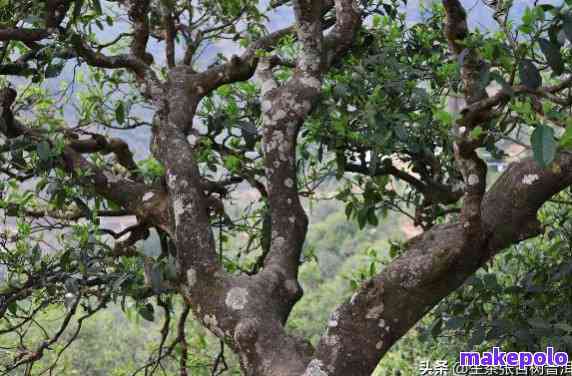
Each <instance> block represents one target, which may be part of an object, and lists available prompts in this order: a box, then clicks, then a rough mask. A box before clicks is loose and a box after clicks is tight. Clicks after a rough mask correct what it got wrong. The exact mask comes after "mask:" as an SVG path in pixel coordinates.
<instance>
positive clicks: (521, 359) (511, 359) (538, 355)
mask: <svg viewBox="0 0 572 376" xmlns="http://www.w3.org/2000/svg"><path fill="white" fill-rule="evenodd" d="M459 363H460V365H461V366H509V367H519V368H525V367H531V366H556V367H565V366H566V364H568V354H567V353H565V352H554V348H553V347H547V348H546V351H545V352H535V353H531V352H526V351H524V352H503V351H500V347H493V349H492V351H487V352H484V353H482V354H481V353H478V352H474V351H471V352H461V353H459Z"/></svg>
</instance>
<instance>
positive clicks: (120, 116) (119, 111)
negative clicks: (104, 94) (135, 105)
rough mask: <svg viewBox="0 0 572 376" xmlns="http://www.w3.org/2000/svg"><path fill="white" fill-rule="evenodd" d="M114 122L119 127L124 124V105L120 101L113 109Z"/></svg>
mask: <svg viewBox="0 0 572 376" xmlns="http://www.w3.org/2000/svg"><path fill="white" fill-rule="evenodd" d="M115 120H117V122H118V123H119V124H121V125H123V124H124V123H125V105H124V104H123V101H120V102H119V103H118V104H117V107H115Z"/></svg>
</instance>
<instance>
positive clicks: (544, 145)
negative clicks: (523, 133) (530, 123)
mask: <svg viewBox="0 0 572 376" xmlns="http://www.w3.org/2000/svg"><path fill="white" fill-rule="evenodd" d="M530 143H531V144H532V151H533V152H534V159H535V160H536V162H538V164H539V165H540V166H542V167H546V166H547V165H549V164H550V163H552V161H553V160H554V156H555V155H556V142H555V141H554V130H553V129H552V128H551V127H549V126H547V125H542V124H541V125H538V126H537V127H536V128H535V129H534V132H532V136H531V137H530Z"/></svg>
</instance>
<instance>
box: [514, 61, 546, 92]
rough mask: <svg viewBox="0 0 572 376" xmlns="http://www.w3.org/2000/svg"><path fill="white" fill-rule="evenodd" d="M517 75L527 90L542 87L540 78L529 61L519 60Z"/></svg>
mask: <svg viewBox="0 0 572 376" xmlns="http://www.w3.org/2000/svg"><path fill="white" fill-rule="evenodd" d="M518 75H519V78H520V81H521V82H522V84H523V85H524V86H526V87H527V88H529V89H532V90H536V89H538V88H539V87H540V86H541V85H542V76H540V72H539V71H538V69H536V66H534V63H533V62H532V61H530V60H526V59H525V60H521V62H520V63H519V64H518Z"/></svg>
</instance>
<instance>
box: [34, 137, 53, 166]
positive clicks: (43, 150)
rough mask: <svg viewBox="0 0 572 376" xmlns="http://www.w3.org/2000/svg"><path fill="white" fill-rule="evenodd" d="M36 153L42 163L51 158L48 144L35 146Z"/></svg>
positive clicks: (43, 143) (44, 142) (41, 143)
mask: <svg viewBox="0 0 572 376" xmlns="http://www.w3.org/2000/svg"><path fill="white" fill-rule="evenodd" d="M36 151H37V152H38V156H39V157H40V160H42V161H44V162H45V161H48V160H49V159H50V157H51V153H50V144H49V143H48V142H47V141H42V142H40V143H39V144H38V145H37V146H36Z"/></svg>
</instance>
